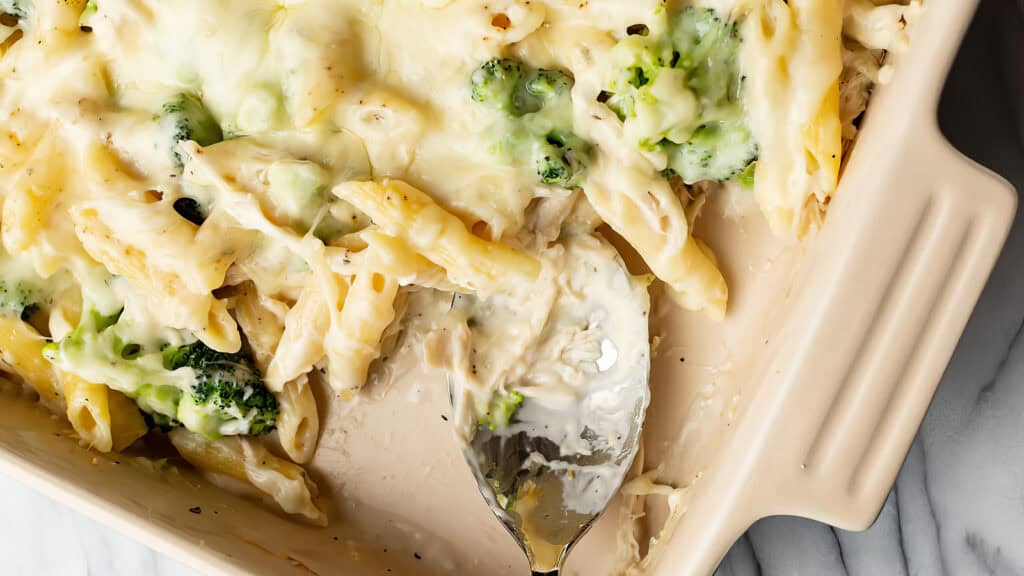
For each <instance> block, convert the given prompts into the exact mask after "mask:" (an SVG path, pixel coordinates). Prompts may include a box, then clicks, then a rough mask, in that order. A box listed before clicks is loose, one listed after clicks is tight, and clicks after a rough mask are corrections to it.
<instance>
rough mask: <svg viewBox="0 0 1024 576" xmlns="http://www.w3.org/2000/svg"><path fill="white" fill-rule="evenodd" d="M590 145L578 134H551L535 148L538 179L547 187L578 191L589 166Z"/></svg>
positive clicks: (539, 141)
mask: <svg viewBox="0 0 1024 576" xmlns="http://www.w3.org/2000/svg"><path fill="white" fill-rule="evenodd" d="M590 152H591V148H590V145H589V144H587V143H586V142H585V141H583V140H582V139H581V138H579V137H578V136H576V135H575V134H572V133H571V132H570V133H559V132H551V133H549V134H547V135H546V136H545V137H544V139H543V140H538V142H537V146H536V147H535V148H534V164H535V165H536V167H537V175H538V176H539V177H540V181H541V182H543V183H545V184H551V185H553V186H559V187H562V188H569V189H571V188H577V187H579V185H580V183H581V182H582V180H583V175H584V173H585V172H586V170H587V166H588V164H589V163H590Z"/></svg>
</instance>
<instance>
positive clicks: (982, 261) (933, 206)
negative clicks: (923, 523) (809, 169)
mask: <svg viewBox="0 0 1024 576" xmlns="http://www.w3.org/2000/svg"><path fill="white" fill-rule="evenodd" d="M918 130H920V128H918ZM934 130H935V131H936V132H937V131H938V128H937V127H935V128H934ZM924 131H926V130H924ZM922 132H923V131H922ZM923 136H925V135H922V137H921V138H918V139H915V140H916V141H917V142H918V143H920V144H919V145H918V147H917V148H914V149H905V150H904V151H903V152H902V153H899V154H894V155H893V156H894V160H893V161H894V162H898V163H900V167H899V169H898V170H897V171H896V172H893V171H892V170H885V169H883V170H879V171H872V172H874V173H888V174H892V173H899V174H901V175H902V176H901V178H900V179H899V180H898V181H896V182H892V181H890V182H864V183H863V184H864V185H879V186H884V187H885V188H886V189H889V190H892V193H891V194H890V195H889V196H888V197H883V195H877V196H879V197H881V201H880V202H878V203H877V205H875V206H871V207H870V208H869V209H868V210H864V211H862V213H863V214H864V219H863V220H861V221H860V222H859V223H854V224H850V223H849V221H850V220H851V219H849V218H845V219H844V218H838V219H837V220H838V221H840V223H838V224H837V226H835V227H833V228H832V229H829V226H826V227H825V229H824V230H823V231H822V234H821V242H819V246H818V248H820V249H824V250H829V249H830V248H829V246H830V245H832V246H839V244H838V242H839V241H840V239H841V238H842V236H843V235H846V234H854V233H855V231H856V240H855V242H857V243H860V244H862V245H861V246H858V247H857V248H856V249H853V250H848V251H847V255H846V257H845V258H832V259H831V262H829V263H828V264H825V265H824V269H821V270H815V271H812V272H811V273H810V274H809V276H810V280H811V281H810V282H807V283H805V287H804V289H806V290H808V292H805V293H804V294H803V295H802V296H801V301H805V302H807V304H806V305H807V306H808V307H809V308H808V310H804V311H803V312H804V313H811V314H812V315H811V316H805V315H803V314H796V315H795V317H797V318H814V320H813V322H812V323H816V324H818V325H817V326H813V327H808V326H807V325H806V323H805V325H803V326H787V327H784V328H783V332H784V334H781V335H780V336H782V337H783V339H784V342H785V343H783V344H781V345H780V350H779V352H780V354H775V355H774V357H775V360H773V362H779V366H778V368H779V369H778V370H773V371H769V372H766V373H767V374H778V375H779V376H778V381H776V382H767V383H766V384H767V386H766V387H767V388H774V387H775V386H780V387H782V388H790V389H789V390H786V391H785V392H784V393H779V392H780V391H779V390H778V389H777V388H776V389H774V390H772V391H771V394H770V397H771V398H774V399H777V400H772V401H774V402H776V405H775V406H774V410H770V411H769V413H772V414H774V418H772V420H773V429H772V431H771V433H769V434H766V435H765V436H763V437H762V438H763V441H764V442H765V444H766V445H765V446H763V447H762V449H760V450H754V451H752V453H753V454H758V456H756V461H755V463H754V466H753V468H752V476H751V478H752V480H753V481H751V482H749V483H748V485H749V486H753V487H754V488H752V490H754V491H755V492H756V493H755V494H754V495H753V499H752V500H750V501H748V502H749V503H750V504H752V505H753V506H752V511H755V510H756V511H755V514H756V515H757V516H758V517H761V516H767V515H774V514H789V515H799V516H805V517H809V518H814V519H817V520H821V521H825V522H828V523H830V524H833V525H835V526H839V527H842V528H847V529H863V528H866V527H867V526H869V525H870V524H871V523H872V522H873V520H874V518H875V517H876V515H877V513H878V511H879V510H880V508H881V506H882V504H883V502H884V500H885V498H886V495H887V493H888V492H889V490H890V487H891V486H892V483H893V482H894V480H895V477H896V474H897V473H898V471H899V468H900V466H901V464H902V461H903V459H904V457H905V455H906V453H907V450H908V449H909V446H910V443H911V442H912V440H913V438H914V435H915V434H916V431H917V428H918V426H919V425H920V423H921V420H922V418H923V417H924V414H925V411H926V410H927V408H928V405H929V403H930V401H931V398H932V395H933V393H934V391H935V387H936V385H937V383H938V382H939V380H940V378H941V376H942V372H943V370H944V369H945V367H946V365H947V363H948V362H949V359H950V357H951V356H952V353H953V350H954V348H955V346H956V343H957V341H958V339H959V336H960V334H961V333H962V332H963V329H964V327H965V325H966V323H967V320H968V318H969V316H970V314H971V311H972V309H973V307H974V304H975V303H976V301H977V299H978V297H979V296H980V294H981V291H982V288H983V287H984V284H985V281H986V279H987V278H988V275H989V273H990V271H991V269H992V267H993V266H994V264H995V261H996V258H997V257H998V254H999V252H1000V250H1001V247H1002V245H1003V243H1004V242H1005V239H1006V236H1007V234H1008V232H1009V228H1010V225H1011V223H1012V221H1013V217H1014V214H1015V207H1016V195H1015V194H1014V192H1013V189H1012V188H1011V187H1010V185H1009V184H1008V183H1007V182H1005V181H1004V180H1002V179H1001V178H999V177H998V176H996V175H994V174H993V173H991V172H989V171H988V170H986V169H984V168H982V167H980V166H979V165H977V164H975V163H974V162H972V161H971V160H969V159H967V158H966V157H964V156H963V155H962V154H960V153H959V152H958V151H956V150H955V149H954V148H953V147H952V146H951V145H950V144H949V143H948V142H947V141H946V140H945V138H943V137H942V136H941V135H939V134H929V135H927V136H934V137H927V138H925V137H923ZM922 147H923V148H924V149H922ZM851 184H852V183H851ZM855 188H856V187H854V189H855ZM847 189H848V190H849V189H850V188H847ZM850 196H852V194H847V197H850ZM847 200H849V198H847ZM852 201H857V199H853V200H852ZM833 208H834V209H842V207H841V206H833ZM850 226H858V227H863V228H862V229H860V230H858V229H856V228H849V227H850ZM833 242H835V244H832V243H833ZM849 245H850V239H849V237H847V238H846V243H845V244H844V246H846V247H847V248H848V247H849ZM824 260H828V259H824ZM809 328H810V329H809ZM787 331H788V334H786V332H787ZM808 335H810V336H808ZM836 335H841V336H842V337H837V336H836ZM794 356H795V357H796V359H797V361H796V362H793V359H794ZM794 366H796V368H795V369H793V367H794ZM772 368H775V367H774V366H773V367H772ZM786 368H788V370H787V369H786ZM770 378H771V377H769V379H770ZM762 389H763V388H762ZM748 510H751V509H748Z"/></svg>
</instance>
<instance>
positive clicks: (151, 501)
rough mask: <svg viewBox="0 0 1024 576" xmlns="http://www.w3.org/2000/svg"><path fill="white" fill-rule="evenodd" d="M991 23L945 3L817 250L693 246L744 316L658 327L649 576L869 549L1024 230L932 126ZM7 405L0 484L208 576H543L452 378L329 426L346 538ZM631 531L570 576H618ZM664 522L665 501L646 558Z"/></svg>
mask: <svg viewBox="0 0 1024 576" xmlns="http://www.w3.org/2000/svg"><path fill="white" fill-rule="evenodd" d="M975 5H976V2H975V1H974V0H928V8H927V10H926V11H925V13H924V15H923V17H922V19H921V20H920V21H919V22H918V24H917V27H916V29H915V31H914V34H913V43H912V48H911V49H910V50H909V52H907V53H905V54H903V55H902V56H901V57H900V58H899V60H898V62H897V72H896V75H895V77H894V78H893V80H892V82H891V83H890V84H889V85H887V86H885V87H883V88H881V89H879V90H878V91H877V92H876V95H875V97H874V99H873V101H872V104H871V109H870V111H869V114H868V117H867V118H866V120H865V122H864V126H863V131H862V134H861V136H860V140H859V142H858V143H857V145H856V148H855V151H854V153H853V155H852V157H851V159H850V161H849V163H848V165H847V167H846V170H845V174H844V176H843V179H842V184H841V186H840V190H839V193H838V195H837V196H836V199H835V201H834V202H833V203H832V206H831V208H830V211H829V215H828V218H827V221H826V223H825V226H824V227H823V229H822V230H821V232H820V233H819V234H817V235H816V237H814V238H812V239H810V240H808V241H806V242H804V243H802V244H800V245H785V244H783V243H780V242H779V241H777V240H775V239H773V238H771V237H770V235H769V234H768V232H767V230H766V228H765V225H764V223H763V221H762V219H761V217H760V216H759V215H758V214H757V213H756V211H754V210H751V209H750V207H749V206H746V205H745V203H744V199H742V198H738V197H728V196H722V197H719V198H716V199H715V200H714V201H713V202H712V206H710V207H709V208H708V210H707V217H706V218H704V219H703V220H702V222H701V224H700V226H699V229H698V234H700V235H701V236H703V237H704V238H705V239H706V240H707V241H708V242H709V243H710V244H711V245H713V246H714V247H715V248H716V250H717V251H718V252H719V254H720V260H721V263H722V267H723V270H724V272H725V274H726V275H727V277H728V278H729V280H730V284H731V286H732V292H733V301H732V303H731V306H732V308H731V311H730V316H729V318H728V319H727V320H726V321H725V322H723V323H714V322H712V321H709V320H707V319H705V318H703V317H702V316H699V315H694V314H686V313H680V312H678V311H676V310H674V309H670V308H669V307H659V308H658V309H656V313H655V315H654V316H655V331H656V333H657V334H658V336H659V338H658V344H657V348H656V354H655V368H654V378H653V380H654V382H655V385H654V391H653V394H654V398H653V402H652V408H651V411H650V414H649V426H648V429H647V432H646V437H645V444H646V456H645V466H646V467H647V468H653V467H655V466H660V468H659V474H658V476H659V478H660V479H661V480H662V481H665V482H669V483H671V484H673V485H676V486H686V487H688V490H687V492H686V496H685V503H686V506H687V511H686V513H685V515H684V516H683V517H682V519H681V520H680V521H679V522H678V524H677V525H676V526H675V531H674V533H673V535H672V536H671V537H670V538H668V539H667V543H666V544H665V545H664V547H663V548H661V554H660V557H659V558H658V559H657V560H658V561H657V562H655V563H654V564H653V566H652V572H653V573H655V574H664V575H668V574H678V575H703V574H709V573H710V572H711V571H712V570H713V569H714V567H715V566H716V564H717V562H718V561H719V560H720V559H721V557H722V556H723V555H724V554H725V552H726V551H727V550H728V548H729V546H730V545H731V543H732V542H733V541H734V539H735V538H736V537H737V536H739V535H740V534H741V533H742V532H743V531H744V530H745V529H746V528H747V527H748V526H749V525H750V524H752V523H753V522H754V521H756V520H757V519H759V518H761V517H764V516H768V515H774V514H791V515H799V516H806V517H809V518H815V519H818V520H822V521H825V522H828V523H831V524H834V525H836V526H840V527H842V528H846V529H862V528H865V527H866V526H868V525H869V524H870V523H871V522H872V520H873V519H874V517H875V515H876V514H877V512H878V510H879V508H880V506H881V504H882V502H883V499H884V498H885V495H886V493H887V492H888V490H889V488H890V486H891V484H892V482H893V480H894V478H895V475H896V473H897V471H898V469H899V467H900V464H901V462H902V460H903V457H904V454H905V453H906V451H907V448H908V446H909V444H910V442H911V439H912V438H913V435H914V433H915V431H916V429H917V427H918V424H919V423H920V421H921V418H922V416H923V415H924V412H925V409H926V408H927V406H928V403H929V401H930V399H931V396H932V392H933V390H934V388H935V385H936V383H937V382H938V380H939V378H940V376H941V374H942V371H943V369H944V368H945V366H946V363H947V361H948V360H949V357H950V355H951V354H952V351H953V348H954V346H955V345H956V342H957V339H958V338H959V336H960V333H961V331H962V329H963V327H964V325H965V323H966V322H967V319H968V316H969V315H970V312H971V309H972V307H973V306H974V303H975V301H976V299H977V298H978V295H979V293H980V292H981V289H982V287H983V285H984V283H985V280H986V277H987V276H988V274H989V271H990V269H991V267H992V266H993V264H994V262H995V259H996V256H997V254H998V253H999V250H1000V247H1001V246H1002V244H1003V241H1004V239H1005V236H1006V234H1007V232H1008V229H1009V226H1010V223H1011V220H1012V218H1013V214H1014V211H1015V210H1014V208H1015V202H1016V199H1015V196H1014V194H1013V192H1012V190H1011V189H1010V187H1009V186H1008V185H1007V184H1006V183H1005V182H1003V181H1002V180H1000V179H999V178H997V177H995V176H994V175H992V174H990V173H989V172H987V171H985V170H984V169H982V168H980V167H978V166H977V165H975V164H974V163H972V162H971V161H969V160H968V159H966V158H964V157H963V156H961V155H960V154H959V153H957V152H956V151H955V150H954V149H953V148H951V146H950V145H949V144H948V142H946V140H945V139H944V138H943V136H942V135H941V134H940V132H939V129H938V127H937V122H936V108H937V103H938V98H939V94H940V92H941V88H942V85H943V81H944V79H945V77H946V73H947V71H948V67H949V65H950V63H951V61H952V59H953V56H954V54H955V52H956V49H957V46H958V44H959V41H960V39H961V36H962V34H963V32H964V29H965V28H966V26H967V24H968V22H969V20H970V17H971V15H972V14H973V10H974V8H975ZM389 395H390V396H389ZM9 396H10V398H6V399H5V400H4V401H2V402H0V430H2V432H0V471H2V472H3V473H4V474H8V475H10V476H13V477H16V478H18V479H19V480H21V481H23V482H25V483H27V484H29V485H32V486H34V487H36V488H38V489H39V490H41V491H43V492H44V493H46V494H48V495H49V496H52V497H54V498H56V499H58V500H60V501H62V502H64V503H66V504H68V505H70V506H72V507H74V508H76V509H79V510H81V511H83V512H85V513H87V514H89V515H91V516H94V517H96V518H97V519H99V520H101V521H103V522H106V523H108V524H110V525H112V526H114V527H115V528H117V529H119V530H122V531H124V532H125V533H127V534H129V535H131V536H134V537H136V538H138V539H140V540H142V541H143V542H145V543H146V544H149V545H151V546H153V547H154V548H157V549H159V550H161V551H163V552H165V553H168V554H171V555H172V556H175V557H177V558H179V559H181V560H183V561H185V562H188V563H190V564H192V565H193V566H195V567H196V568H198V569H199V570H201V571H202V572H204V573H210V574H245V573H252V574H309V573H317V574H324V575H326V574H353V575H358V574H382V573H385V572H386V571H387V570H388V569H390V570H391V572H390V573H393V574H422V573H430V572H436V573H452V572H460V573H476V574H526V573H528V570H527V568H526V565H525V563H524V562H523V560H522V558H521V557H520V555H519V553H518V551H517V550H516V548H515V546H514V544H513V543H512V541H511V539H509V538H507V536H506V535H505V534H504V533H503V532H502V530H501V528H500V527H499V526H498V525H497V523H496V522H494V521H493V519H492V518H491V517H490V516H489V512H488V511H487V510H486V508H485V507H484V505H483V502H482V500H481V499H480V498H479V497H478V495H477V494H476V490H475V487H474V485H473V481H472V478H471V477H470V475H469V472H468V471H467V470H466V469H465V468H464V466H463V463H462V461H461V459H460V456H459V453H458V450H457V448H456V447H455V445H454V439H453V437H452V434H451V431H450V429H449V428H448V424H447V423H446V422H445V421H444V420H443V419H442V418H440V417H439V416H443V415H444V414H445V413H446V411H447V394H446V392H445V390H444V384H443V378H442V377H441V375H439V374H436V373H429V374H427V375H426V376H423V377H419V378H417V379H415V380H413V381H411V383H407V384H405V385H404V389H403V388H401V387H400V388H397V389H394V390H390V391H387V392H383V391H381V392H378V393H377V396H379V397H380V398H377V399H370V400H369V401H367V402H365V403H363V404H362V405H361V406H360V407H359V408H356V409H348V410H346V411H345V413H342V409H341V408H339V407H338V406H337V404H336V403H335V404H329V403H326V402H325V403H323V404H325V406H327V408H325V410H327V411H328V412H330V413H325V414H322V417H323V418H324V419H326V421H327V422H328V425H327V426H326V430H324V433H323V437H322V440H321V445H320V449H319V452H318V456H317V458H316V460H315V462H314V464H313V466H312V473H313V474H314V475H315V476H316V477H317V479H318V481H319V483H320V485H321V488H322V492H325V493H326V494H325V496H327V497H328V498H327V500H329V501H330V502H333V503H334V504H333V508H332V509H331V511H330V513H331V517H332V524H331V528H328V529H317V528H312V527H306V526H303V525H301V524H297V523H295V522H292V521H290V520H287V519H285V518H282V517H279V516H277V515H275V514H274V513H272V512H270V511H268V510H267V509H266V508H265V507H263V506H261V505H260V504H258V503H254V502H251V501H249V500H246V499H244V498H241V497H237V496H233V495H230V494H227V493H225V492H222V491H221V490H219V489H217V488H215V487H213V486H211V485H208V484H206V483H204V482H202V481H200V480H199V479H198V478H197V477H195V476H194V475H192V473H190V472H188V471H178V470H177V469H176V468H175V467H172V466H164V465H161V464H159V463H157V464H147V462H148V461H146V460H144V459H141V458H132V457H129V456H125V455H121V456H100V455H97V454H94V453H91V452H88V451H86V450H83V449H81V448H79V447H78V446H77V445H76V444H75V442H74V441H73V440H71V439H70V438H69V437H68V435H67V434H66V433H65V432H66V426H65V425H63V424H62V423H61V422H60V421H59V420H57V419H54V418H52V417H50V416H49V415H48V414H45V413H44V412H43V411H42V409H40V408H38V407H36V406H35V405H34V404H33V403H32V402H31V401H29V400H28V399H23V398H18V397H17V395H15V394H13V393H11V394H9ZM322 421H324V420H322ZM615 508H616V507H615V505H613V507H612V510H611V511H610V512H609V513H608V514H606V515H605V516H604V517H603V518H602V519H601V521H600V522H598V524H597V525H596V526H595V528H594V530H593V531H592V532H591V533H590V534H589V535H588V536H587V537H586V538H585V539H584V541H583V542H582V543H581V545H580V546H579V547H578V548H577V550H576V552H575V553H574V554H573V557H572V559H571V561H570V563H569V566H568V568H567V572H568V573H574V572H575V573H585V574H599V573H605V572H607V571H608V570H609V569H610V567H611V566H613V559H614V549H615V546H614V538H615V531H616V527H617V522H618V518H617V517H616V516H617V512H616V510H615ZM664 517H665V513H664V507H663V506H662V505H660V504H659V503H658V501H657V500H656V499H651V500H650V505H649V507H648V514H647V520H648V524H649V526H648V529H649V530H650V531H651V532H650V533H651V534H653V533H654V532H655V531H656V530H657V529H658V527H659V525H660V523H661V521H662V520H663V519H664Z"/></svg>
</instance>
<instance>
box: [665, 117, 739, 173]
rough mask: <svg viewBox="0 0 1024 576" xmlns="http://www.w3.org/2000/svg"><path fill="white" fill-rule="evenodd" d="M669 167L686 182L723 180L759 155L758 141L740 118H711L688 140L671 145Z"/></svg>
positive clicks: (668, 148) (669, 147)
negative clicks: (731, 120)
mask: <svg viewBox="0 0 1024 576" xmlns="http://www.w3.org/2000/svg"><path fill="white" fill-rule="evenodd" d="M666 149H667V150H668V151H669V161H668V163H669V168H671V169H672V170H674V171H675V172H676V173H678V174H679V175H680V176H681V177H682V178H683V181H684V182H686V183H687V184H693V183H695V182H700V181H702V180H714V181H717V182H721V181H724V180H728V179H730V178H733V177H735V176H738V175H739V174H742V173H743V171H744V169H746V168H747V166H748V165H750V164H751V163H752V162H753V161H754V160H755V159H756V158H757V152H758V149H757V144H756V143H755V142H754V140H753V138H752V136H751V135H750V131H749V130H748V129H747V127H746V126H745V125H744V124H742V123H739V122H712V123H709V124H704V125H701V126H699V127H698V128H697V129H696V130H694V132H693V134H692V135H691V136H690V138H689V139H687V140H686V142H683V143H682V144H679V145H674V144H673V145H668V146H667V147H666Z"/></svg>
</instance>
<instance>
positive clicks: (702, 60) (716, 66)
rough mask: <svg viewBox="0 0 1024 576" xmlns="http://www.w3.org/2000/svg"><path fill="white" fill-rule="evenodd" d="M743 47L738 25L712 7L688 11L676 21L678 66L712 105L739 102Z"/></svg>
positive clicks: (683, 12)
mask: <svg viewBox="0 0 1024 576" xmlns="http://www.w3.org/2000/svg"><path fill="white" fill-rule="evenodd" d="M740 44H741V42H740V36H739V30H738V29H737V27H736V23H735V22H729V21H726V20H723V19H722V18H721V17H720V16H718V14H717V13H716V12H715V11H714V10H712V9H710V8H692V7H691V8H686V9H685V10H683V11H682V12H680V13H679V14H678V15H677V16H676V18H675V19H674V26H673V30H672V46H673V48H674V50H675V52H674V53H675V54H678V55H679V58H678V60H677V62H676V64H675V67H676V68H682V69H683V70H686V73H687V76H688V84H689V85H690V87H691V88H692V89H693V91H694V92H696V93H697V95H698V96H699V97H700V98H701V100H702V101H704V102H706V103H709V104H711V105H714V104H717V103H720V102H736V101H738V100H739V97H740V88H741V79H740V78H741V77H740V72H739V51H740Z"/></svg>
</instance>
